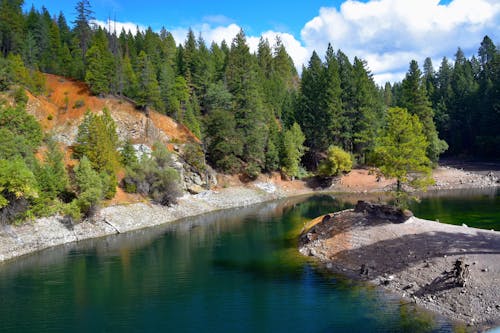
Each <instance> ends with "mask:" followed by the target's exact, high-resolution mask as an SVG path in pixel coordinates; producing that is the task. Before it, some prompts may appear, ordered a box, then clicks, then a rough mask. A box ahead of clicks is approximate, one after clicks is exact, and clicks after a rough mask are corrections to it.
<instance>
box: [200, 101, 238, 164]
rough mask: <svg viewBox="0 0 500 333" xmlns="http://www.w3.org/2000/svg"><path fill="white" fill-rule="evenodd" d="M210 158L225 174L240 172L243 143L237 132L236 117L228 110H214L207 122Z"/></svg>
mask: <svg viewBox="0 0 500 333" xmlns="http://www.w3.org/2000/svg"><path fill="white" fill-rule="evenodd" d="M207 137H208V158H209V161H210V162H211V163H212V165H215V166H216V168H218V169H219V170H221V171H223V172H229V173H235V172H238V171H240V167H241V160H240V159H239V156H241V154H242V153H243V142H242V138H241V136H239V135H238V133H237V131H236V120H235V117H234V115H233V114H232V113H231V112H229V111H226V110H214V111H213V112H212V113H211V114H210V115H209V117H208V121H207Z"/></svg>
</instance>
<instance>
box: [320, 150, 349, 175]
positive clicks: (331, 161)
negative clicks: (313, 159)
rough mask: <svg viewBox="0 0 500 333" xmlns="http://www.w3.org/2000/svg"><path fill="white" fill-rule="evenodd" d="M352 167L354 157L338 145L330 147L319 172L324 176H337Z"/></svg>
mask: <svg viewBox="0 0 500 333" xmlns="http://www.w3.org/2000/svg"><path fill="white" fill-rule="evenodd" d="M351 169H352V158H351V155H350V154H349V153H347V152H346V151H344V150H343V149H342V148H340V147H337V146H330V148H328V152H327V157H326V159H324V160H323V161H321V163H320V165H319V168H318V173H319V175H320V176H323V177H332V176H337V175H338V174H340V173H342V172H349V171H351Z"/></svg>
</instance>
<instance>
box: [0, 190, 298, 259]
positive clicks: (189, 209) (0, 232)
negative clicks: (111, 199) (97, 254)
mask: <svg viewBox="0 0 500 333" xmlns="http://www.w3.org/2000/svg"><path fill="white" fill-rule="evenodd" d="M286 196H290V193H287V192H285V191H282V190H281V189H279V188H277V187H275V186H274V185H272V184H264V183H255V184H253V185H252V186H249V187H234V188H226V189H221V190H218V191H206V192H202V193H200V194H197V195H185V196H184V197H182V198H180V199H179V202H178V204H177V205H174V206H172V207H165V206H159V205H154V204H150V203H133V204H127V205H114V206H109V207H105V208H102V209H101V210H100V211H99V212H98V214H97V215H96V216H94V217H93V218H92V219H90V220H84V221H82V222H81V223H77V224H73V223H72V222H71V221H70V220H68V219H66V218H64V217H62V216H54V217H49V218H41V219H37V220H35V221H34V222H32V223H26V224H23V225H21V226H10V225H6V226H0V263H1V262H5V261H8V260H10V259H14V258H16V257H19V256H22V255H26V254H29V253H32V252H36V251H40V250H43V249H46V248H49V247H53V246H57V245H62V244H66V243H70V242H78V241H82V240H85V239H90V238H98V237H104V236H109V235H113V234H119V233H125V232H128V231H132V230H138V229H142V228H147V227H153V226H157V225H160V224H164V223H168V222H173V221H176V220H179V219H182V218H186V217H192V216H196V215H201V214H205V213H208V212H213V211H217V210H222V209H229V208H235V207H244V206H250V205H253V204H257V203H261V202H266V201H270V200H275V199H279V198H283V197H286Z"/></svg>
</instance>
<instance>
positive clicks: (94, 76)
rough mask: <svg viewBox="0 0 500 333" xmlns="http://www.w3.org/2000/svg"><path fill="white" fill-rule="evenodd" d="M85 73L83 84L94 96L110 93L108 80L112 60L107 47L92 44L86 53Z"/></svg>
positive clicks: (110, 73) (111, 69) (111, 70)
mask: <svg viewBox="0 0 500 333" xmlns="http://www.w3.org/2000/svg"><path fill="white" fill-rule="evenodd" d="M86 58H87V71H86V73H85V82H86V83H87V84H88V85H89V86H90V91H92V93H93V94H95V95H106V94H109V92H110V78H111V75H112V72H113V58H112V57H111V53H110V52H109V51H108V50H107V46H105V45H99V44H94V45H92V46H91V47H90V48H89V50H88V51H87V56H86Z"/></svg>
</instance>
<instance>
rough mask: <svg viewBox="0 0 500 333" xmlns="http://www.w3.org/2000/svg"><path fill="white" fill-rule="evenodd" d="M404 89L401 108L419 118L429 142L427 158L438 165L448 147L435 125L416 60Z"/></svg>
mask: <svg viewBox="0 0 500 333" xmlns="http://www.w3.org/2000/svg"><path fill="white" fill-rule="evenodd" d="M402 89H403V90H402V99H401V106H402V107H404V108H406V109H407V110H408V112H410V114H412V115H416V116H417V117H418V118H419V120H420V122H421V123H422V125H423V128H424V134H425V136H426V138H427V142H428V147H427V156H428V157H429V159H430V160H431V161H432V162H433V163H437V161H438V159H439V155H440V154H441V153H442V152H444V151H445V150H446V149H447V148H448V145H447V144H446V142H444V141H443V140H440V139H439V138H438V133H437V131H436V127H435V124H434V112H433V110H432V108H431V103H430V101H429V99H428V98H427V92H426V91H425V86H424V84H423V82H422V73H421V72H420V69H419V68H418V64H417V62H416V61H415V60H412V61H411V63H410V69H409V70H408V73H407V74H406V77H405V79H404V80H403V83H402Z"/></svg>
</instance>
